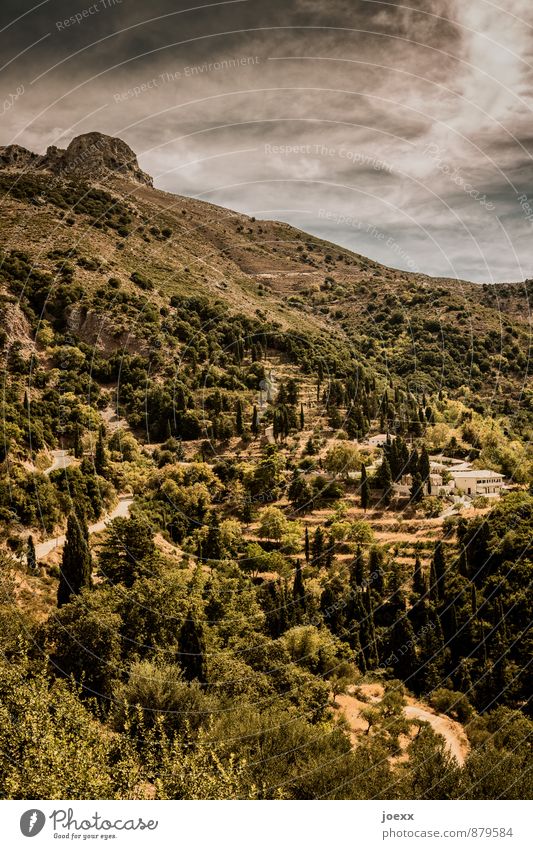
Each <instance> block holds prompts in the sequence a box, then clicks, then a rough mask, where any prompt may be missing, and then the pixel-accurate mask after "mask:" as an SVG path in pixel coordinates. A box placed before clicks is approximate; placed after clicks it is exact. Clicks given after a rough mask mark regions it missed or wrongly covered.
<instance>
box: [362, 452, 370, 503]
mask: <svg viewBox="0 0 533 849" xmlns="http://www.w3.org/2000/svg"><path fill="white" fill-rule="evenodd" d="M369 504H370V484H369V483H368V475H367V473H366V466H365V464H364V463H362V464H361V509H362V510H364V511H365V513H366V511H367V510H368V507H369Z"/></svg>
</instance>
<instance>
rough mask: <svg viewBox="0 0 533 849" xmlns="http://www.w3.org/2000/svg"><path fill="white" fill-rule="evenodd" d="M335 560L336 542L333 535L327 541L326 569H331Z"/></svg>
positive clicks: (325, 553)
mask: <svg viewBox="0 0 533 849" xmlns="http://www.w3.org/2000/svg"><path fill="white" fill-rule="evenodd" d="M334 558H335V540H334V538H333V537H332V536H331V534H329V535H328V540H327V543H326V550H325V552H324V566H325V567H326V569H331V567H332V566H333V560H334Z"/></svg>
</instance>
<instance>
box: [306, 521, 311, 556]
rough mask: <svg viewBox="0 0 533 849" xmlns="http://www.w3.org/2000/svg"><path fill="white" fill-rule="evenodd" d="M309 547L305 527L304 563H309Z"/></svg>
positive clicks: (307, 533) (307, 532)
mask: <svg viewBox="0 0 533 849" xmlns="http://www.w3.org/2000/svg"><path fill="white" fill-rule="evenodd" d="M310 553H311V551H310V546H309V528H308V527H307V525H306V526H305V562H306V563H309V557H310Z"/></svg>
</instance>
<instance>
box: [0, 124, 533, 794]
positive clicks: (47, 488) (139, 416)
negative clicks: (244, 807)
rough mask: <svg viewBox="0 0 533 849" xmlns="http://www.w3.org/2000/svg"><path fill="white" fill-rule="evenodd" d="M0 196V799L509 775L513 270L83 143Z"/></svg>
mask: <svg viewBox="0 0 533 849" xmlns="http://www.w3.org/2000/svg"><path fill="white" fill-rule="evenodd" d="M0 192H1V193H2V229H1V232H0V305H1V313H0V349H1V352H2V399H1V406H2V438H1V439H0V476H1V484H2V486H1V487H0V576H1V580H2V589H3V595H2V599H1V600H0V651H1V653H2V659H1V661H0V672H1V675H0V711H1V713H2V718H3V719H2V723H1V724H0V793H3V794H4V795H5V796H6V798H28V799H30V798H31V799H34V798H63V799H70V798H102V799H103V798H161V799H169V798H172V799H180V798H187V799H189V798H216V799H229V798H231V799H233V798H235V799H237V798H246V799H248V798H250V799H252V798H261V799H263V798H264V799H279V798H290V799H311V798H312V799H315V798H317V799H318V798H335V799H337V798H339V799H341V798H362V799H365V798H382V799H391V798H392V799H396V798H398V799H410V798H411V799H412V798H522V797H524V798H527V797H528V794H530V784H528V780H527V775H528V774H529V773H528V770H529V769H530V765H531V763H530V749H529V748H528V744H527V740H528V737H529V736H530V734H531V719H530V704H529V696H530V691H529V684H530V679H529V678H528V664H529V660H530V656H529V654H528V623H529V622H530V621H531V600H530V596H529V594H528V586H529V584H530V580H531V570H532V552H531V528H532V526H533V495H532V491H533V490H532V486H533V457H532V454H531V436H532V434H533V417H532V408H531V399H532V395H531V387H530V385H529V384H528V358H529V333H530V328H529V317H528V309H527V305H528V300H527V299H528V295H529V294H530V293H531V281H526V282H525V283H523V284H516V285H509V284H507V285H501V286H500V285H494V286H478V285H474V284H472V283H468V282H465V281H454V280H444V279H442V280H441V279H434V278H430V277H424V276H423V275H415V274H410V273H405V272H399V271H396V270H394V269H390V268H387V267H385V266H382V265H380V264H378V263H375V262H373V261H372V260H370V259H366V258H365V257H362V256H359V255H357V254H354V253H351V252H349V251H346V250H344V249H340V248H338V247H337V246H335V245H333V244H330V243H327V242H323V241H321V240H319V239H317V238H315V237H313V236H310V235H308V234H306V233H302V232H300V231H298V230H295V229H294V228H292V227H290V226H288V225H286V224H281V223H278V222H273V221H258V220H255V219H253V218H248V217H246V216H243V215H239V214H238V213H235V212H232V211H230V210H227V209H222V208H220V207H216V206H213V205H210V204H206V203H204V202H202V201H198V200H195V199H191V198H185V197H178V196H175V195H171V194H168V193H164V192H160V191H158V190H157V189H154V188H153V186H152V179H151V177H150V176H149V175H147V174H145V173H144V172H143V171H142V170H141V169H140V168H139V165H138V162H137V159H136V157H135V154H134V153H133V151H131V150H130V149H129V148H128V146H127V145H126V144H125V143H124V142H122V141H121V140H118V139H112V138H109V137H107V136H102V135H101V134H97V133H91V134H88V135H86V136H80V137H78V138H77V139H74V140H73V142H72V143H71V144H70V145H69V147H68V148H67V149H66V150H60V149H57V148H51V149H49V150H48V151H47V153H46V154H45V155H44V156H38V155H36V154H32V153H31V152H29V151H26V150H24V149H22V148H18V147H13V146H11V147H8V148H0ZM465 475H466V478H465ZM464 480H468V482H469V483H468V489H466V487H465V486H464V484H462V483H460V482H461V481H464ZM457 481H459V483H457ZM495 481H496V482H497V483H495ZM478 484H479V488H478ZM21 753H22V756H21ZM43 763H45V764H46V768H45V769H44V770H43V766H42V765H43ZM495 764H497V766H498V768H497V769H495V768H494V765H495Z"/></svg>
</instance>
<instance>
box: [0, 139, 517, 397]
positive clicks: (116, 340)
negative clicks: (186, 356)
mask: <svg viewBox="0 0 533 849" xmlns="http://www.w3.org/2000/svg"><path fill="white" fill-rule="evenodd" d="M0 166H1V167H0V192H2V219H3V227H2V232H1V234H0V252H1V256H2V260H3V262H2V268H3V271H2V273H1V274H0V292H1V294H2V297H3V301H4V310H3V316H2V319H1V325H0V326H1V328H2V329H3V332H4V335H5V339H6V341H9V342H10V343H12V342H14V341H17V342H18V343H20V344H23V345H24V346H26V347H28V348H31V346H32V344H33V341H32V336H33V335H34V333H35V331H36V328H37V324H36V318H37V316H41V317H42V318H43V319H45V320H49V321H52V324H53V326H54V327H55V329H56V330H65V329H67V330H68V331H69V332H71V333H74V334H76V335H77V336H79V338H80V339H81V340H83V341H84V342H85V343H89V344H96V346H97V348H99V349H102V350H105V351H107V352H108V353H109V352H110V351H111V350H112V349H116V350H119V349H121V348H122V347H124V346H125V347H126V349H128V350H131V351H133V350H139V351H144V352H145V353H146V352H147V351H148V350H149V348H150V345H151V344H152V342H153V341H154V340H155V337H156V336H157V335H158V333H159V334H160V336H161V332H162V337H164V335H165V331H164V325H165V322H164V321H162V320H161V314H162V313H163V312H164V311H169V314H170V316H172V313H173V309H174V307H173V306H172V299H174V301H176V299H178V298H181V299H187V298H190V297H191V296H192V295H194V296H195V297H203V298H207V299H208V300H209V301H210V302H213V299H215V300H216V301H217V302H218V303H220V304H222V305H224V308H225V309H228V310H230V311H233V312H238V313H240V314H244V315H246V316H248V317H251V318H253V319H254V320H265V321H268V322H269V323H270V324H271V325H272V329H275V330H276V331H277V332H290V333H292V334H293V335H295V336H296V337H298V336H302V337H308V336H309V337H312V338H314V339H318V340H320V345H321V346H323V347H324V348H327V349H328V350H329V351H330V354H331V356H333V358H335V356H336V357H337V360H338V364H339V365H341V364H342V361H343V359H344V360H345V361H346V358H347V357H352V356H353V357H354V358H355V359H356V360H359V361H361V362H364V363H365V364H366V365H368V366H369V367H371V368H372V369H374V370H375V371H376V373H377V374H381V375H383V376H392V377H395V378H397V379H398V380H399V381H400V382H401V383H402V385H404V386H405V387H407V388H409V389H410V390H414V391H415V392H423V391H428V392H431V391H438V390H439V389H441V388H443V387H445V388H446V389H447V390H449V391H455V392H458V393H459V395H460V396H462V395H464V393H465V392H467V393H468V395H469V397H470V396H474V397H477V396H479V398H480V399H481V401H480V403H484V401H486V402H487V403H489V404H490V405H492V408H493V409H499V408H503V406H504V405H505V404H507V405H508V404H509V403H510V401H511V400H512V399H516V400H518V399H519V398H522V397H523V390H524V386H525V384H526V381H527V378H528V372H527V370H528V356H529V323H528V322H529V318H528V297H529V296H530V294H531V289H532V285H531V281H526V282H525V283H517V284H500V285H478V284H473V283H469V282H466V281H459V280H450V279H440V278H432V277H428V276H425V275H420V274H413V273H410V272H405V271H398V270H395V269H392V268H388V267H386V266H384V265H381V264H380V263H377V262H374V261H373V260H371V259H368V258H366V257H364V256H360V255H358V254H356V253H353V252H350V251H348V250H346V249H344V248H339V247H338V246H336V245H334V244H332V243H329V242H326V241H323V240H321V239H318V238H317V237H314V236H310V235H309V234H307V233H304V232H301V231H299V230H297V229H295V228H294V227H291V226H289V225H288V224H284V223H280V222H276V221H268V220H255V219H254V218H250V217H248V216H245V215H242V214H239V213H236V212H233V211H231V210H228V209H224V208H221V207H218V206H214V205H212V204H208V203H205V202H203V201H199V200H195V199H193V198H186V197H181V196H178V195H173V194H170V193H166V192H162V191H159V190H157V189H154V188H153V185H152V178H151V177H150V176H149V175H147V174H145V173H144V172H143V171H142V170H141V169H140V168H139V165H138V162H137V158H136V156H135V154H134V153H133V151H132V150H131V149H130V148H129V147H128V145H127V144H126V143H125V142H123V141H122V140H120V139H114V138H111V137H109V136H105V135H102V134H101V133H96V132H95V133H88V134H86V135H83V136H79V137H77V138H75V139H73V141H72V142H71V143H70V144H69V146H68V147H67V149H66V150H59V149H58V148H54V147H51V148H49V149H48V151H47V153H46V154H45V155H44V156H39V155H37V154H34V153H31V152H30V151H27V150H25V149H24V148H20V147H16V146H9V147H4V148H0ZM21 247H22V248H23V254H24V256H19V254H20V251H21ZM20 262H24V263H26V266H27V269H28V273H29V274H30V276H35V275H37V277H39V278H40V279H39V280H37V281H35V280H31V279H30V280H28V281H25V282H24V281H22V282H21V281H20V280H19V282H18V283H17V282H14V281H13V280H12V279H10V274H12V272H10V271H9V269H10V268H11V266H12V265H13V263H15V265H16V264H17V263H19V264H20ZM30 270H31V271H30ZM17 273H19V272H17ZM20 273H22V274H23V273H25V272H20ZM110 279H111V280H113V283H112V286H118V287H120V297H117V296H116V289H111V290H110V288H109V280H110ZM110 292H111V293H113V292H114V293H115V295H114V296H113V297H111V298H110ZM142 293H144V294H142ZM19 295H20V300H18V296H19ZM28 298H29V299H30V303H29V302H28ZM124 298H130V299H131V304H130V305H129V307H128V309H125V307H124ZM143 299H144V300H143ZM142 303H146V305H147V307H145V308H143V307H142ZM153 311H156V312H157V313H158V319H157V320H151V321H149V322H148V326H147V322H146V317H147V316H150V315H151V314H152V312H153ZM126 313H129V315H126ZM135 313H136V315H134V314H135ZM133 317H134V318H135V320H134V321H133V322H132V318H133ZM167 324H168V321H167ZM156 325H157V327H156ZM162 337H161V338H159V339H158V340H157V344H158V345H163V347H164V348H165V347H166V342H165V339H164V338H162ZM328 368H329V366H328ZM483 399H484V400H483Z"/></svg>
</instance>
